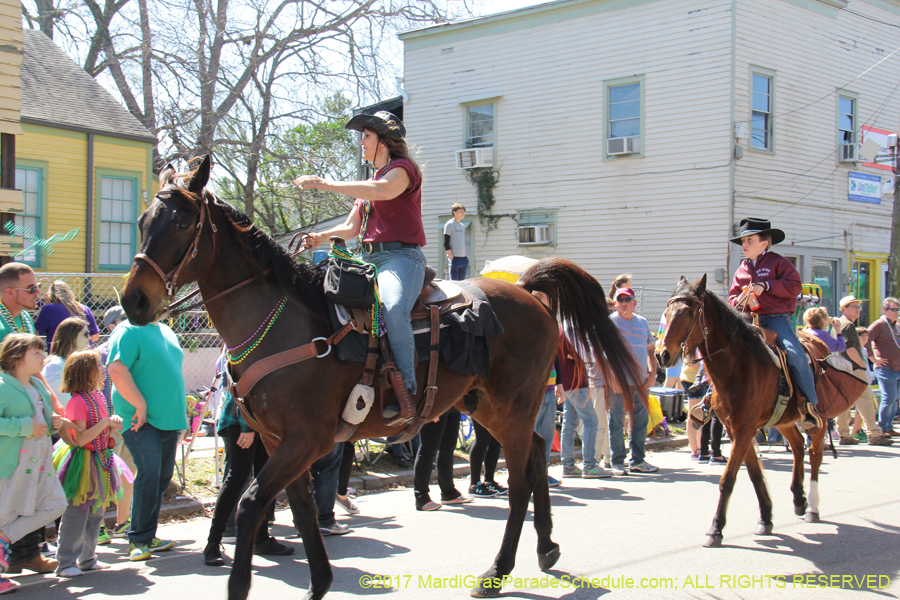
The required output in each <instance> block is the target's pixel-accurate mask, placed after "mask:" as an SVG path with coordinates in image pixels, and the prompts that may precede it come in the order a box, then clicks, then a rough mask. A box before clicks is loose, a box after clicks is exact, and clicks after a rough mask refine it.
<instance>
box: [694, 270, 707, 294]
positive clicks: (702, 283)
mask: <svg viewBox="0 0 900 600" xmlns="http://www.w3.org/2000/svg"><path fill="white" fill-rule="evenodd" d="M694 293H695V294H697V295H698V296H702V295H703V294H704V293H706V273H704V274H703V277H701V278H700V280H699V281H698V282H697V283H695V284H694Z"/></svg>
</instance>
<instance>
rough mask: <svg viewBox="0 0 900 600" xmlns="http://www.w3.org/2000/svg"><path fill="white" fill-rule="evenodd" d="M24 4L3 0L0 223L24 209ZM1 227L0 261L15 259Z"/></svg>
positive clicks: (14, 247)
mask: <svg viewBox="0 0 900 600" xmlns="http://www.w3.org/2000/svg"><path fill="white" fill-rule="evenodd" d="M22 46H23V42H22V7H21V5H20V4H19V2H18V1H15V0H0V225H2V224H3V223H6V222H7V221H12V220H13V219H14V215H15V214H17V213H20V212H21V211H22V192H20V191H18V190H16V189H15V187H16V185H15V183H16V171H15V169H16V136H17V135H21V134H22V128H21V127H20V126H19V110H20V108H21V105H22V86H21V80H20V77H19V72H20V70H21V68H22V53H23V50H22ZM15 242H16V241H15V240H14V239H13V238H12V237H11V236H9V235H7V234H6V233H5V230H3V229H2V228H0V264H3V263H4V262H9V261H10V260H12V259H11V258H9V257H10V255H11V254H13V253H14V252H16V251H17V250H18V249H19V247H18V244H16V243H15Z"/></svg>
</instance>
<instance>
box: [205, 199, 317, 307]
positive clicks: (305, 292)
mask: <svg viewBox="0 0 900 600" xmlns="http://www.w3.org/2000/svg"><path fill="white" fill-rule="evenodd" d="M204 193H205V194H206V196H207V198H208V199H210V200H211V201H212V202H213V203H214V204H215V205H216V206H217V207H219V208H220V209H221V210H222V213H223V214H224V215H225V220H226V221H228V223H229V224H230V225H231V227H232V229H233V230H234V232H235V233H236V234H237V240H238V242H239V243H240V245H241V249H242V250H243V252H244V255H245V256H246V257H247V259H248V260H249V261H250V263H251V264H252V265H253V268H254V269H255V270H256V271H258V273H260V274H261V273H262V272H263V271H265V270H266V269H268V268H269V267H271V268H272V271H273V275H274V277H275V281H276V283H277V284H278V287H279V288H280V289H281V290H282V292H283V293H284V294H286V295H290V296H292V297H294V298H296V299H297V300H299V301H300V302H301V303H303V304H304V305H305V306H306V307H307V308H308V309H310V310H311V311H312V312H313V314H315V315H317V316H319V317H320V318H322V319H325V318H326V317H325V315H326V314H327V313H326V310H327V306H326V303H325V294H324V292H323V291H322V285H323V282H324V280H325V273H324V272H323V271H322V269H319V268H317V267H315V266H313V265H312V264H309V263H303V262H299V261H297V260H294V258H293V257H291V255H290V254H288V252H287V250H285V249H284V248H283V247H282V246H281V245H279V244H278V243H277V242H276V241H275V240H273V239H272V238H271V237H270V236H268V235H267V234H266V233H265V232H264V231H262V230H261V229H260V228H259V227H257V226H256V225H254V224H253V221H251V220H250V218H249V217H248V216H247V215H245V214H244V213H242V212H241V211H239V210H238V209H236V208H235V207H233V206H232V205H230V204H228V203H227V202H225V201H224V200H222V199H221V198H219V197H217V196H216V195H214V194H212V193H211V192H209V191H206V190H204Z"/></svg>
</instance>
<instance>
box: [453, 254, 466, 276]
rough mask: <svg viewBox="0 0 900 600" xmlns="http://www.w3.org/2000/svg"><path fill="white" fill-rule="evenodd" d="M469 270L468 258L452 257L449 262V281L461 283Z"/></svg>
mask: <svg viewBox="0 0 900 600" xmlns="http://www.w3.org/2000/svg"><path fill="white" fill-rule="evenodd" d="M468 270H469V257H468V256H454V257H453V260H451V261H450V279H452V280H453V281H461V280H463V279H465V278H466V273H467V272H468Z"/></svg>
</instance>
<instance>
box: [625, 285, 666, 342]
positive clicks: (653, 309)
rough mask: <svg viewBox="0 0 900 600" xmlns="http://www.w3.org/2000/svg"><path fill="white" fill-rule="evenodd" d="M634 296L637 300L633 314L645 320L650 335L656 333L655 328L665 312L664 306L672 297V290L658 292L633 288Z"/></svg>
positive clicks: (650, 289) (651, 289) (652, 289)
mask: <svg viewBox="0 0 900 600" xmlns="http://www.w3.org/2000/svg"><path fill="white" fill-rule="evenodd" d="M632 289H633V290H634V295H635V297H636V298H637V308H635V310H634V312H636V313H637V314H639V315H641V316H642V317H644V318H645V319H647V323H649V324H650V331H651V333H656V327H657V325H659V320H660V318H661V317H662V315H663V313H664V312H666V304H667V303H668V302H669V298H671V297H672V290H658V289H654V288H645V287H635V288H632Z"/></svg>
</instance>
